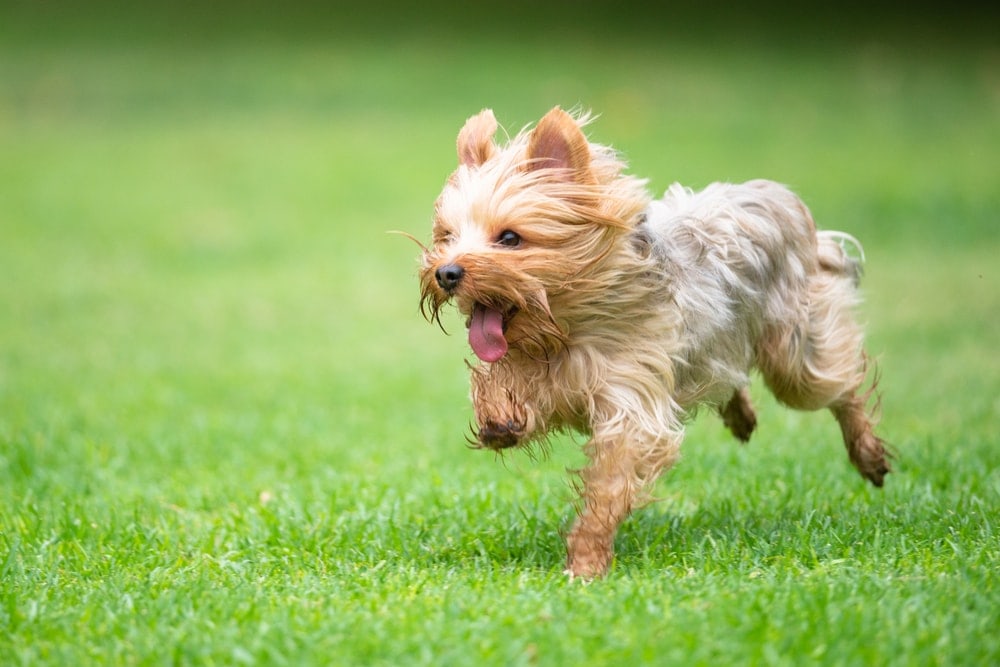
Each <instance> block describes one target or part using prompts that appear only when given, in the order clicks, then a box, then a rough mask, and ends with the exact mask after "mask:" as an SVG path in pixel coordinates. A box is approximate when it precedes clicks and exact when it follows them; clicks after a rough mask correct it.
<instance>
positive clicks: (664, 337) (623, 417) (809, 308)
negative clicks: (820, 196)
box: [420, 107, 889, 577]
mask: <svg viewBox="0 0 1000 667" xmlns="http://www.w3.org/2000/svg"><path fill="white" fill-rule="evenodd" d="M588 121H589V118H588V117H587V116H585V115H579V114H577V115H573V114H569V113H567V112H565V111H563V110H562V109H560V108H558V107H556V108H555V109H553V110H552V111H550V112H549V113H548V114H546V115H545V116H544V117H543V118H542V119H541V120H540V121H539V122H538V124H537V125H536V126H535V127H534V128H533V129H530V130H525V131H523V132H521V133H520V134H518V135H517V136H515V137H514V138H513V139H511V140H509V141H508V142H507V143H506V144H505V145H502V146H501V145H498V144H497V143H496V142H495V140H494V135H495V134H496V131H497V121H496V119H495V118H494V116H493V113H492V112H491V111H489V110H485V111H483V112H481V113H480V114H478V115H476V116H473V117H472V118H470V119H469V120H468V121H467V122H466V124H465V126H464V127H463V128H462V130H461V132H460V133H459V135H458V156H459V165H458V168H457V170H456V171H455V172H454V173H453V174H452V175H451V177H450V178H449V179H448V182H447V184H446V185H445V187H444V190H443V191H442V193H441V195H440V197H439V198H438V200H437V202H436V204H435V213H434V225H433V242H432V243H431V245H430V246H428V247H425V248H424V252H423V257H422V263H421V271H420V284H421V308H422V310H423V311H424V313H425V314H426V315H427V316H428V317H429V318H431V319H434V320H436V319H438V318H439V314H440V310H441V308H442V307H443V306H444V305H445V304H446V303H448V302H453V303H454V304H456V306H457V307H458V309H459V310H460V311H461V312H462V313H463V314H464V315H465V316H466V317H467V318H468V326H469V343H470V345H471V346H472V348H473V351H474V352H475V354H476V356H477V357H479V361H478V362H477V363H476V364H475V365H471V366H470V368H471V385H472V400H473V405H474V410H475V420H476V425H475V440H476V442H477V443H478V445H480V446H482V447H485V448H489V449H492V450H501V449H505V448H508V447H513V446H519V445H525V444H528V443H532V442H540V441H544V440H545V438H546V436H547V435H548V434H550V433H552V432H554V431H559V430H564V429H573V430H576V431H579V432H581V433H584V434H586V435H587V436H589V441H588V442H587V444H586V445H585V447H584V449H585V453H586V455H587V457H588V459H589V464H588V465H587V466H586V467H585V468H584V469H583V470H581V471H580V476H581V481H582V485H581V489H582V491H581V493H582V500H583V502H582V503H581V508H580V513H579V516H578V517H577V519H576V522H575V524H574V525H573V528H572V529H571V530H570V532H569V535H568V537H567V550H568V557H567V570H568V572H569V573H570V574H571V575H574V576H584V577H593V576H600V575H603V574H604V573H606V572H607V570H608V567H609V566H610V564H611V561H612V557H613V543H614V536H615V533H616V531H617V529H618V526H619V524H620V523H621V522H622V521H623V520H624V519H625V518H626V517H627V516H628V515H629V513H630V512H631V511H632V509H633V508H634V507H636V506H637V504H639V503H641V502H643V501H644V500H645V499H646V498H647V497H648V494H647V493H645V492H646V491H647V490H648V487H649V486H650V484H651V483H652V482H653V481H654V480H655V479H656V478H657V477H658V476H659V475H660V473H661V472H663V471H664V470H666V469H668V468H669V467H670V466H671V465H672V464H673V463H674V462H675V461H676V460H677V457H678V453H679V450H680V445H681V440H682V439H683V437H684V422H685V419H686V418H688V417H690V416H691V415H692V414H693V412H694V410H695V409H696V408H697V407H698V406H700V405H706V404H707V405H711V406H714V407H716V408H717V409H718V410H719V412H720V414H721V416H722V418H723V420H724V422H725V424H726V425H727V426H728V427H729V429H730V430H731V431H732V432H733V434H734V435H735V436H736V437H737V438H739V439H740V440H742V441H746V440H747V439H749V437H750V434H751V432H752V431H753V430H754V427H755V426H756V416H755V413H754V410H753V407H752V406H751V404H750V399H749V395H748V392H747V387H748V384H749V382H750V378H749V373H750V371H751V370H753V369H755V368H756V369H757V370H759V371H760V373H761V374H762V375H763V378H764V381H765V383H766V384H767V386H768V387H769V388H770V390H771V391H772V392H773V393H774V395H775V396H776V397H777V398H778V400H779V401H781V402H782V403H784V404H786V405H788V406H790V407H793V408H798V409H801V410H818V409H820V408H828V409H829V410H831V412H832V413H833V415H834V416H835V417H836V419H837V421H838V422H839V424H840V427H841V431H842V433H843V437H844V443H845V445H846V446H847V451H848V455H849V457H850V460H851V462H852V463H853V464H854V465H855V466H856V467H857V469H858V470H859V471H860V473H861V474H862V476H864V477H865V478H867V479H868V480H869V481H871V482H872V483H873V484H875V485H876V486H881V485H882V482H883V477H884V476H885V474H886V473H887V472H889V466H888V464H887V461H886V459H887V454H886V451H885V449H884V447H883V442H882V440H881V439H880V438H878V437H877V436H876V435H875V434H874V432H873V425H872V418H871V416H870V414H869V412H868V411H867V409H866V405H867V403H868V398H869V396H870V394H871V392H872V391H873V389H874V386H872V387H869V388H867V389H865V388H864V386H865V383H866V375H867V371H868V363H867V359H868V357H867V355H866V354H865V352H864V349H863V346H862V345H863V332H862V329H861V327H860V326H859V325H858V323H857V321H856V319H855V317H854V314H853V311H854V309H855V306H856V305H857V303H858V300H859V299H858V293H857V282H858V278H859V274H860V267H859V265H858V262H857V261H856V260H855V259H853V258H852V257H851V256H849V255H848V253H847V252H845V250H844V244H845V243H849V244H851V245H855V246H856V245H857V242H856V241H854V240H853V239H852V238H851V237H849V236H848V235H846V234H843V233H838V232H817V231H816V228H815V226H814V224H813V220H812V217H811V215H810V213H809V210H808V209H807V208H806V206H805V205H804V204H803V203H802V202H801V201H800V200H799V198H798V197H796V196H795V195H794V194H793V193H792V192H791V191H789V190H788V189H787V188H785V187H784V186H782V185H779V184H777V183H773V182H771V181H764V180H758V181H751V182H749V183H743V184H724V183H715V184H712V185H710V186H708V187H707V188H705V189H704V190H702V191H700V192H693V191H691V190H689V189H686V188H683V187H681V186H680V185H676V184H675V185H672V186H671V187H670V188H669V189H668V190H667V192H666V194H665V195H664V197H663V198H662V199H658V200H654V199H652V198H651V197H650V196H649V194H648V193H647V191H646V188H645V184H646V182H645V181H644V180H642V179H638V178H636V177H633V176H631V175H627V174H626V173H625V172H624V167H625V165H624V164H623V162H622V161H621V160H620V158H619V157H618V155H617V154H616V153H615V152H614V151H613V150H612V149H610V148H608V147H605V146H601V145H599V144H594V143H591V142H589V141H588V140H587V138H586V136H585V135H584V133H583V129H582V128H583V127H584V126H585V125H586V123H587V122H588ZM858 247H859V248H860V246H858Z"/></svg>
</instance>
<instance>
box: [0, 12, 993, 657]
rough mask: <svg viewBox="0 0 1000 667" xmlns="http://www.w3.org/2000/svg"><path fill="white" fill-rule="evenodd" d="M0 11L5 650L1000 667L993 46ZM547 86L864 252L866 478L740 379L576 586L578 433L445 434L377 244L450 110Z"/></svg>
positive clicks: (661, 173) (407, 288)
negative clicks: (868, 371) (743, 404)
mask: <svg viewBox="0 0 1000 667" xmlns="http://www.w3.org/2000/svg"><path fill="white" fill-rule="evenodd" d="M46 7H47V8H48V9H46ZM164 11H165V10H164ZM295 17H298V18H295ZM2 18H3V19H4V20H0V25H3V26H5V27H4V28H2V29H0V30H2V31H3V37H4V39H3V40H0V267H2V268H0V276H2V280H0V664H11V665H16V664H24V665H35V664H165V663H171V664H310V663H315V664H331V663H332V664H366V665H367V664H387V665H389V664H391V665H398V664H429V665H448V664H455V665H467V664H476V663H484V664H504V665H516V664H551V665H561V664H572V663H583V664H597V665H599V664H609V665H610V664H738V665H743V664H779V665H781V664H788V665H793V664H794V665H799V664H803V663H812V662H814V663H820V664H832V665H841V664H842V665H857V664H899V665H927V664H942V665H982V664H993V663H997V662H1000V633H998V631H997V629H998V628H1000V588H998V587H1000V539H998V533H1000V448H998V444H1000V443H998V436H997V428H998V425H1000V402H998V396H1000V360H998V357H997V355H996V345H997V340H998V334H1000V275H998V264H997V259H996V258H997V256H998V253H1000V228H998V222H1000V171H998V170H997V164H996V154H997V149H998V148H1000V120H998V119H1000V101H998V100H1000V98H998V94H997V91H998V89H1000V88H998V85H1000V83H998V82H1000V65H998V61H997V59H996V51H995V49H992V48H991V47H990V46H989V45H988V44H987V43H980V42H977V41H975V40H972V41H970V42H969V43H964V44H963V43H957V42H954V41H951V40H948V39H945V38H943V37H941V38H938V39H928V38H927V35H925V34H919V35H914V36H912V37H910V36H908V35H907V34H898V35H892V36H890V37H886V38H883V37H881V36H879V35H878V34H874V35H862V36H860V37H853V38H850V37H848V36H844V37H842V38H839V39H834V38H830V37H829V36H828V37H826V38H824V39H823V40H819V41H817V42H816V43H811V42H810V40H808V39H806V38H804V37H801V36H800V37H799V38H798V39H795V40H793V41H792V43H791V44H786V45H783V42H782V41H781V40H779V39H775V40H757V39H747V40H745V41H739V40H735V41H727V39H723V38H722V37H719V38H718V39H714V38H713V33H712V31H711V30H710V29H709V27H708V26H707V27H706V32H705V35H704V38H703V39H699V38H698V37H697V36H692V35H689V34H686V33H685V32H684V31H683V30H681V29H680V28H677V27H672V28H671V29H670V31H669V35H672V36H673V37H674V39H660V38H658V37H657V35H656V34H655V31H643V32H640V33H636V35H637V36H636V35H632V36H630V35H628V34H625V33H623V32H620V31H619V32H614V33H613V34H612V35H611V36H610V37H604V36H601V35H600V33H599V31H597V30H586V29H585V27H584V28H581V27H578V28H577V29H575V30H573V31H570V32H568V33H565V34H561V36H560V37H556V38H554V39H546V38H545V36H546V34H547V33H546V32H545V31H544V30H542V29H540V28H539V29H538V30H537V32H532V33H531V34H530V35H529V36H528V38H527V39H526V40H524V41H521V42H517V43H515V42H514V41H512V40H510V39H504V38H503V37H502V36H501V33H499V32H497V33H491V34H490V35H488V36H485V37H481V36H477V35H475V34H470V33H466V32H461V31H458V30H456V29H455V28H454V27H453V26H452V27H438V28H436V29H433V30H431V29H429V30H428V31H427V32H424V31H421V30H415V31H412V32H410V31H405V30H400V31H399V32H392V33H390V34H389V35H387V36H384V38H383V39H382V40H381V41H376V40H374V39H368V38H366V35H367V36H369V37H370V36H371V35H374V34H375V33H363V34H359V33H355V34H351V35H349V36H348V37H344V35H343V34H340V35H334V34H327V33H326V32H324V27H323V25H312V24H310V23H309V21H307V20H305V19H303V18H302V17H301V16H300V15H298V14H296V15H295V16H293V18H292V19H286V20H281V17H277V18H275V20H274V22H273V23H271V22H269V21H268V20H266V18H261V17H257V18H256V19H254V18H252V17H250V18H248V17H246V16H243V15H239V16H237V17H236V18H235V19H234V20H233V23H234V26H230V27H228V28H227V26H228V25H229V21H228V17H227V16H226V15H225V14H224V13H219V14H217V15H214V14H209V15H208V18H205V17H202V20H201V21H200V22H199V21H198V20H192V22H191V23H190V24H189V23H186V22H185V21H182V20H180V19H178V18H177V16H167V18H168V19H170V21H167V22H166V23H163V22H160V21H158V20H157V18H156V15H155V14H154V15H153V18H151V19H150V18H148V17H147V18H146V19H145V23H142V22H141V21H139V20H138V19H137V18H136V17H134V16H133V17H132V19H135V20H136V21H139V23H138V25H139V26H140V29H139V31H138V32H136V31H135V30H130V28H129V26H130V25H131V24H130V22H129V20H127V19H128V17H126V18H121V17H119V18H118V19H117V20H111V19H109V18H108V17H107V16H105V17H104V18H103V19H101V18H100V17H97V18H95V17H93V16H90V15H89V14H87V15H85V14H83V13H79V14H78V15H77V16H75V17H66V16H63V15H61V14H60V13H59V12H58V11H56V10H54V9H52V8H51V7H50V6H48V5H45V6H42V7H35V8H34V9H25V8H23V7H21V8H20V9H19V11H13V10H11V11H10V13H9V15H7V16H5V17H2ZM195 18H197V17H195ZM326 18H328V19H329V17H326ZM372 21H373V22H377V21H376V20H375V19H372ZM397 27H398V26H397ZM619 28H620V26H619ZM453 30H454V32H452V31H453ZM727 35H728V36H729V37H731V36H732V35H729V34H728V33H727ZM725 36H726V35H724V36H723V37H725ZM554 104H562V105H564V106H568V107H571V106H574V105H577V104H581V105H583V106H586V107H590V108H593V109H594V110H595V111H598V112H600V113H601V114H602V117H601V118H600V119H599V120H598V122H597V123H596V124H595V125H594V126H593V127H592V129H591V131H592V134H593V135H594V136H595V138H596V139H598V140H601V141H603V142H608V143H612V144H614V145H616V146H617V147H619V148H620V149H622V150H623V151H624V152H625V153H626V154H627V155H628V156H629V157H630V159H631V163H632V165H633V168H634V171H635V172H636V173H639V174H642V175H644V176H649V177H650V178H651V187H653V188H655V189H657V190H660V189H663V188H665V187H666V186H667V185H668V184H669V183H670V182H671V181H673V180H681V181H683V182H685V183H688V184H690V185H694V186H700V185H704V184H705V183H707V182H709V181H710V180H714V179H731V180H736V179H744V178H750V177H757V176H762V177H770V178H775V179H778V180H782V181H785V182H788V183H790V184H791V185H792V186H793V187H795V188H796V189H797V190H798V191H799V192H801V193H802V194H803V196H804V197H805V198H806V199H807V201H808V202H809V204H810V206H811V207H812V209H813V212H814V214H815V215H816V217H817V219H818V221H819V223H820V224H821V226H827V227H833V228H839V229H842V230H845V231H848V232H850V233H852V234H855V235H856V236H858V237H859V238H860V239H862V241H863V242H864V243H865V246H866V251H867V256H868V266H867V275H866V277H865V283H864V285H865V292H866V297H867V303H866V306H865V308H864V316H865V319H866V320H868V322H869V323H870V332H871V335H870V347H871V349H872V351H874V352H875V353H876V354H877V355H878V356H879V357H880V362H881V369H882V372H883V382H882V390H883V397H884V404H883V420H882V426H881V429H882V432H883V434H884V435H885V437H886V438H887V439H888V440H889V441H891V442H892V443H893V445H894V447H895V449H896V450H897V453H898V459H897V461H896V472H895V473H894V474H893V475H891V476H890V477H889V478H888V480H887V482H886V487H885V489H884V490H881V491H877V490H874V489H871V488H869V487H868V486H867V485H866V484H865V483H864V482H863V481H862V480H861V479H860V477H858V476H857V474H856V473H855V472H854V471H853V470H852V469H851V467H850V465H849V463H848V462H847V458H846V455H845V454H844V452H843V448H842V445H841V444H840V443H839V435H838V433H837V428H836V425H835V424H834V422H833V421H832V420H831V419H830V418H829V416H828V415H821V414H800V413H791V412H788V411H786V410H784V409H782V408H780V407H778V406H777V405H776V404H775V403H774V402H773V401H772V400H770V399H769V398H767V397H766V396H765V393H764V392H763V390H762V388H761V387H759V386H755V388H754V389H755V391H754V393H755V397H756V398H757V401H758V402H759V404H760V412H761V414H760V417H761V424H760V429H759V432H758V433H757V434H756V435H755V438H754V442H752V443H751V444H750V445H749V446H747V447H740V446H737V445H736V444H735V443H734V442H733V441H731V439H730V438H729V437H727V435H726V433H725V431H724V429H723V428H722V426H721V425H720V424H719V423H718V420H716V419H713V418H712V416H711V415H708V414H705V415H703V416H702V417H701V418H700V419H699V420H698V421H697V422H695V423H694V424H693V425H692V427H691V429H690V432H689V437H688V440H687V442H686V446H685V449H684V458H683V460H682V462H681V463H680V465H679V466H678V467H677V468H676V469H675V470H674V471H672V472H671V473H670V474H669V475H667V476H666V477H665V478H664V480H663V481H662V482H660V483H659V484H658V485H657V488H656V492H657V494H658V495H659V496H660V498H662V501H661V502H659V503H656V504H654V505H652V506H651V507H649V508H647V509H646V510H644V511H643V512H641V513H639V514H637V515H636V516H635V517H633V518H632V519H631V520H630V521H629V522H627V523H626V524H625V525H624V526H623V529H622V531H621V533H620V535H619V538H618V542H617V551H618V557H617V560H616V563H615V566H614V569H613V571H612V572H611V574H610V575H609V577H608V578H607V579H606V580H603V581H599V582H594V583H591V584H586V585H585V584H582V583H580V582H578V581H577V582H570V581H568V580H567V579H566V577H564V576H563V574H562V564H563V558H564V554H563V546H562V540H561V534H562V533H563V532H564V531H565V529H566V527H567V525H568V522H569V521H570V519H571V506H572V502H573V500H574V496H573V492H572V489H571V486H570V483H569V482H568V480H567V476H566V474H565V469H566V468H568V467H575V466H578V465H580V463H581V462H582V457H581V455H580V453H579V448H578V444H579V439H572V438H564V439H563V440H561V441H560V442H559V443H558V445H557V446H556V447H555V448H554V451H553V453H552V456H551V457H549V458H547V459H544V460H542V461H537V462H535V461H532V460H530V459H529V458H527V457H525V456H519V455H516V454H515V455H511V456H507V457H505V458H504V459H502V460H496V459H495V458H494V457H493V456H492V455H488V454H484V453H481V452H474V451H470V450H467V449H466V448H465V447H464V446H463V445H464V440H463V438H464V435H465V432H466V426H467V424H468V421H469V419H470V411H469V406H468V402H467V398H466V394H467V386H466V376H465V371H464V366H463V362H462V360H463V357H467V356H468V350H467V349H466V345H465V343H464V341H463V340H462V336H461V335H454V336H451V337H445V336H443V335H442V334H441V333H440V332H439V331H438V330H437V329H436V328H435V327H433V326H430V325H428V324H427V323H426V322H424V321H423V320H422V319H421V318H420V316H419V312H418V308H417V287H416V279H415V268H416V248H415V246H414V245H413V244H411V243H409V242H408V241H406V240H405V239H402V238H401V237H398V236H392V235H389V234H387V233H386V232H387V231H388V230H402V231H406V232H409V233H412V234H414V235H416V236H417V237H418V238H427V236H428V232H429V219H430V210H431V206H432V202H433V200H434V197H435V196H436V194H437V191H438V189H439V187H440V185H441V183H442V182H443V180H444V178H445V177H446V176H447V174H448V173H449V171H450V170H451V168H452V165H453V163H454V160H455V157H454V137H455V134H456V132H457V130H458V128H459V127H460V125H461V123H462V121H463V120H464V118H465V117H466V116H468V115H471V114H472V113H474V112H476V111H478V110H479V109H480V108H482V107H484V106H491V107H493V108H494V109H495V110H496V112H497V115H498V117H499V118H500V120H501V123H503V124H505V125H506V127H507V128H508V129H509V130H511V131H516V130H517V129H519V128H520V127H521V126H522V125H523V124H525V123H528V122H530V121H532V120H533V119H537V118H538V117H539V116H540V115H541V114H542V113H544V111H546V110H547V109H548V108H549V107H551V106H552V105H554ZM450 328H451V329H453V330H457V329H459V328H460V326H459V325H458V324H457V323H454V322H453V326H451V327H450Z"/></svg>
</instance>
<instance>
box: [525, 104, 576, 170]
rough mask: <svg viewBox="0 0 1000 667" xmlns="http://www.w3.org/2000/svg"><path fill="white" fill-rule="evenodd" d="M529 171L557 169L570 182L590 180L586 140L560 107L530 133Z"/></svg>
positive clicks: (545, 117)
mask: <svg viewBox="0 0 1000 667" xmlns="http://www.w3.org/2000/svg"><path fill="white" fill-rule="evenodd" d="M528 169H530V170H534V169H560V170H563V171H562V173H563V174H565V175H566V178H569V179H570V180H574V181H577V182H579V183H584V182H588V181H590V180H591V174H590V146H588V144H587V137H585V136H584V135H583V131H582V130H581V129H580V126H579V124H577V122H576V120H574V118H573V117H572V116H571V115H569V114H568V113H566V112H565V111H563V110H562V109H560V108H559V107H555V108H554V109H552V111H550V112H548V113H547V114H545V115H544V116H542V119H541V120H540V121H538V125H536V126H535V129H534V130H533V131H532V132H531V137H530V139H529V140H528Z"/></svg>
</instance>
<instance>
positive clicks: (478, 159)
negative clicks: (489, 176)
mask: <svg viewBox="0 0 1000 667" xmlns="http://www.w3.org/2000/svg"><path fill="white" fill-rule="evenodd" d="M496 131H497V119H496V117H495V116H494V115H493V111H492V110H490V109H483V110H482V111H480V112H479V113H478V114H476V115H475V116H473V117H472V118H470V119H469V120H467V121H465V126H464V127H463V128H462V131H461V132H459V133H458V162H459V164H464V165H465V166H467V167H478V166H479V165H481V164H482V163H484V162H486V161H487V160H489V159H490V156H492V155H493V151H494V149H495V148H496V144H495V143H493V135H494V134H496Z"/></svg>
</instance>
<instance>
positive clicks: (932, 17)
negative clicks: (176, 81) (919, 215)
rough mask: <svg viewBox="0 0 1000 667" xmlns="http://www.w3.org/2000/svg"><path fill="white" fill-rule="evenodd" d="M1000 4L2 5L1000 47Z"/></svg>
mask: <svg viewBox="0 0 1000 667" xmlns="http://www.w3.org/2000/svg"><path fill="white" fill-rule="evenodd" d="M998 7H1000V5H997V4H993V3H978V2H977V3H972V2H963V3H954V2H952V3H947V4H946V5H945V4H938V5H934V6H915V3H900V2H898V1H892V0H874V1H872V2H863V1H861V0H849V1H846V2H793V1H790V0H758V1H756V2H745V3H733V2H723V1H720V0H703V1H700V2H699V1H696V0H685V1H681V2H648V0H647V1H643V2H635V1H633V0H622V1H620V2H586V1H577V2H573V1H570V0H541V1H538V0H503V1H502V2H456V1H455V0H422V1H419V2H404V1H402V0H349V1H345V0H333V1H330V2H319V1H299V2H288V1H284V2H283V1H271V2H268V1H264V0H242V1H239V0H214V1H213V0H179V1H173V2H134V1H133V2H123V1H120V0H113V1H112V0H96V1H93V2H69V1H66V2H62V1H45V0H13V1H11V0H7V1H6V2H0V40H3V41H6V42H8V44H10V43H25V42H36V41H37V42H42V43H46V42H49V43H51V42H65V41H69V42H74V41H90V40H92V39H112V40H116V41H126V42H127V41H133V40H135V41H143V40H147V39H157V38H163V39H168V40H170V41H186V40H191V41H195V42H201V41H214V40H225V39H240V40H245V39H257V40H281V41H284V40H296V39H310V38H323V39H328V38H331V37H334V38H339V39H343V40H386V41H392V40H395V39H400V38H412V37H420V36H425V37H427V38H430V39H448V40H455V41H460V42H467V43H470V44H471V45H474V44H475V42H476V40H477V39H487V38H488V39H491V40H494V41H496V40H504V41H506V42H509V43H510V44H511V45H512V47H515V48H516V45H517V43H518V42H519V41H529V40H530V41H536V42H537V41H539V40H546V39H559V40H567V39H573V38H574V37H579V38H585V39H587V40H588V41H591V42H594V43H595V44H597V45H599V41H600V39H601V38H602V37H607V38H608V39H614V40H616V41H620V40H623V39H625V40H627V39H630V38H633V39H637V40H642V41H644V42H654V43H655V42H656V41H657V40H658V39H663V40H671V41H681V42H699V41H701V40H712V41H715V40H722V41H725V42H727V43H729V44H730V45H737V46H738V45H740V44H743V43H746V44H755V45H758V46H761V45H765V46H766V45H768V44H776V45H780V44H785V45H788V46H793V47H795V46H801V47H809V46H822V45H823V44H824V43H826V42H843V41H852V40H865V41H870V40H873V39H876V40H890V41H896V40H902V41H907V42H911V43H914V44H919V43H921V42H928V43H935V44H939V45H943V46H949V45H950V46H963V45H973V44H976V45H980V46H987V47H995V46H1000V37H998V36H997V34H998V33H997V19H998V18H1000V9H998Z"/></svg>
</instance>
